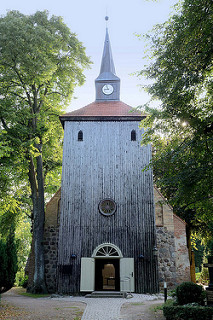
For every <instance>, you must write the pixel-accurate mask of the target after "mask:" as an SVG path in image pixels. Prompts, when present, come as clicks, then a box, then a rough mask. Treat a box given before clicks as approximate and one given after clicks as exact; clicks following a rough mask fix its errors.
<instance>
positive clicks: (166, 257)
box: [156, 227, 177, 289]
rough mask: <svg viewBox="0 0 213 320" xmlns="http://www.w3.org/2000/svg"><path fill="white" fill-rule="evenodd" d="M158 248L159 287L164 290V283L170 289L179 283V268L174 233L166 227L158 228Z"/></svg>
mask: <svg viewBox="0 0 213 320" xmlns="http://www.w3.org/2000/svg"><path fill="white" fill-rule="evenodd" d="M156 231H157V247H158V272H159V286H160V289H163V285H164V281H166V282H167V286H168V288H169V289H171V288H173V287H174V286H175V285H176V283H177V276H176V275H177V268H176V261H175V239H174V233H173V232H171V231H168V230H167V228H166V227H157V230H156Z"/></svg>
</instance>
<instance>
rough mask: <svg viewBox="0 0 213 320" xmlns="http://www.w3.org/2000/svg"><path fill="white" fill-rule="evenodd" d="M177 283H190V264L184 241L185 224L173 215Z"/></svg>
mask: <svg viewBox="0 0 213 320" xmlns="http://www.w3.org/2000/svg"><path fill="white" fill-rule="evenodd" d="M174 235H175V248H176V267H177V283H178V284H179V283H181V282H183V281H190V280H191V276H190V262H189V254H188V248H187V241H186V223H185V222H184V221H183V220H182V219H181V218H179V217H178V216H176V215H174Z"/></svg>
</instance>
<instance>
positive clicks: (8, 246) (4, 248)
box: [0, 232, 17, 293]
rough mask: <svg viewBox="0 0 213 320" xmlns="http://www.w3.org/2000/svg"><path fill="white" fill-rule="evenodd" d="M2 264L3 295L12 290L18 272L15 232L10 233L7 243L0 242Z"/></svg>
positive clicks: (1, 286) (0, 275)
mask: <svg viewBox="0 0 213 320" xmlns="http://www.w3.org/2000/svg"><path fill="white" fill-rule="evenodd" d="M0 262H1V268H0V293H3V292H6V291H8V290H10V289H11V288H12V286H13V284H14V282H15V276H16V272H17V253H16V244H15V240H14V233H13V232H11V233H10V235H9V236H8V238H7V241H6V242H5V241H3V240H0Z"/></svg>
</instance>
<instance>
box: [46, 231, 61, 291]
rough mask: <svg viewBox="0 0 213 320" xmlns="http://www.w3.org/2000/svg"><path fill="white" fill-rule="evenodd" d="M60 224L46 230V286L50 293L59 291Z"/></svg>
mask: <svg viewBox="0 0 213 320" xmlns="http://www.w3.org/2000/svg"><path fill="white" fill-rule="evenodd" d="M57 260H58V226H47V227H46V228H45V230H44V261H45V276H46V286H47V290H48V292H50V293H54V292H56V291H57V277H56V276H57Z"/></svg>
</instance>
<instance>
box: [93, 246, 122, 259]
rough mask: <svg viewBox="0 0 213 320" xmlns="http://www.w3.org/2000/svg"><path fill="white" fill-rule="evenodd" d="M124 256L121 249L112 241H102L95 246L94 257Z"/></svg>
mask: <svg viewBox="0 0 213 320" xmlns="http://www.w3.org/2000/svg"><path fill="white" fill-rule="evenodd" d="M110 257H111V258H123V255H122V252H121V250H120V249H119V248H118V247H117V246H116V245H114V244H112V243H102V244H100V245H99V246H98V247H96V248H95V250H94V251H93V254H92V258H102V259H106V258H107V259H108V258H110Z"/></svg>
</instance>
